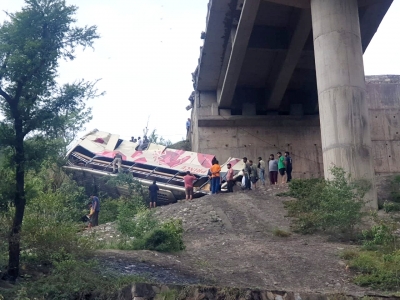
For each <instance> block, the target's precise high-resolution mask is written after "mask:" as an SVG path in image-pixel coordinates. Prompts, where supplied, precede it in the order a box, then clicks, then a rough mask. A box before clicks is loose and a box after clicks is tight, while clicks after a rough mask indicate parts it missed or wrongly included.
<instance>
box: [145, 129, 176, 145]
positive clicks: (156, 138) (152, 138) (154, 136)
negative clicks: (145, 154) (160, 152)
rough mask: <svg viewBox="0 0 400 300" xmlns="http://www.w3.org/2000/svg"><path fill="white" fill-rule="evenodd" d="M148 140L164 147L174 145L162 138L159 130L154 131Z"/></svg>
mask: <svg viewBox="0 0 400 300" xmlns="http://www.w3.org/2000/svg"><path fill="white" fill-rule="evenodd" d="M148 139H149V141H150V143H154V144H159V145H164V146H170V145H172V142H171V141H170V140H165V139H164V138H163V137H162V136H161V137H160V136H159V135H158V133H157V129H153V131H152V132H151V133H150V135H149V136H148Z"/></svg>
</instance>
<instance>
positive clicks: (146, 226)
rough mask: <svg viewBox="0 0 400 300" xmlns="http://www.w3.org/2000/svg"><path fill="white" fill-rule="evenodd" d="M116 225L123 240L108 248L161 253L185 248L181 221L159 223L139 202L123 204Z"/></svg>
mask: <svg viewBox="0 0 400 300" xmlns="http://www.w3.org/2000/svg"><path fill="white" fill-rule="evenodd" d="M117 225H118V230H119V231H120V232H121V233H122V234H123V235H124V238H122V239H121V240H120V241H118V242H117V243H114V244H112V245H108V247H111V248H114V247H115V248H118V249H123V250H139V249H143V250H144V249H146V250H155V251H162V252H176V251H180V250H183V249H184V248H185V247H184V244H183V238H182V235H183V227H182V221H181V220H169V221H166V222H164V223H160V222H159V221H158V220H157V219H156V218H155V217H154V214H153V211H151V210H149V209H147V208H145V207H144V206H143V205H141V203H140V201H136V202H135V201H133V202H125V203H124V204H122V205H121V206H120V207H119V215H118V221H117Z"/></svg>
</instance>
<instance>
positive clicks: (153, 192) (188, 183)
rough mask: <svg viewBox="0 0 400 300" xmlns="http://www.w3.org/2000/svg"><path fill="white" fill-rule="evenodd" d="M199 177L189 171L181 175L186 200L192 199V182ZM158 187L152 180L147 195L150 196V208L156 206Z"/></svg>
mask: <svg viewBox="0 0 400 300" xmlns="http://www.w3.org/2000/svg"><path fill="white" fill-rule="evenodd" d="M197 179H199V177H198V176H197V175H193V174H191V173H190V171H187V172H186V175H185V176H183V182H184V184H185V194H186V200H192V199H193V184H194V182H195V181H196V180H197ZM159 190H160V189H159V187H158V185H157V181H156V180H154V181H153V184H151V185H150V186H149V196H150V204H149V206H150V208H156V207H157V196H158V191H159Z"/></svg>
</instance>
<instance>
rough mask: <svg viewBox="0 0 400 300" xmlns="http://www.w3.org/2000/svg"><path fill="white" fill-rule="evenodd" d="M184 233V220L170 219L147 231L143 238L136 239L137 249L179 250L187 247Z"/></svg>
mask: <svg viewBox="0 0 400 300" xmlns="http://www.w3.org/2000/svg"><path fill="white" fill-rule="evenodd" d="M182 234H183V227H182V221H181V220H169V221H167V222H165V223H163V224H161V226H160V227H157V228H154V229H153V230H151V231H149V232H148V233H146V234H145V235H144V236H143V238H142V239H138V240H135V241H134V245H135V246H136V248H137V249H147V250H155V251H160V252H177V251H180V250H184V249H185V245H184V244H183V239H182Z"/></svg>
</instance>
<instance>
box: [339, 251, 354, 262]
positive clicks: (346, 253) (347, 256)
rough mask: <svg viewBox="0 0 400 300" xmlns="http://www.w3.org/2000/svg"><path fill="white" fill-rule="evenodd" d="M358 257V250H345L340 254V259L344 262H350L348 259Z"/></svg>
mask: <svg viewBox="0 0 400 300" xmlns="http://www.w3.org/2000/svg"><path fill="white" fill-rule="evenodd" d="M358 255H359V251H358V250H354V249H347V250H344V251H343V252H342V253H341V254H340V257H341V258H343V259H345V260H350V259H353V258H356V257H358Z"/></svg>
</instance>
